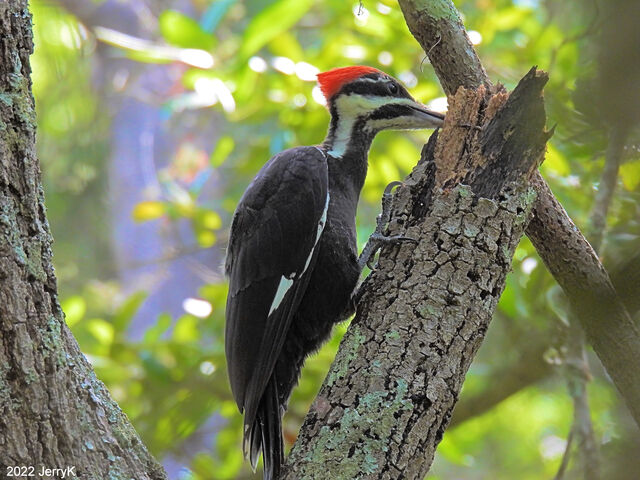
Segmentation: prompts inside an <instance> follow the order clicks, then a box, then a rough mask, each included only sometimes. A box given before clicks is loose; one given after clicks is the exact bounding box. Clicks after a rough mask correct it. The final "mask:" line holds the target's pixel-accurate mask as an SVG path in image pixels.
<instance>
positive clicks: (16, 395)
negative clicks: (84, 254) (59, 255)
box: [0, 0, 166, 480]
mask: <svg viewBox="0 0 640 480" xmlns="http://www.w3.org/2000/svg"><path fill="white" fill-rule="evenodd" d="M32 49H33V44H32V35H31V16H30V14H29V12H28V10H27V2H26V0H16V1H12V2H3V3H1V4H0V161H1V163H0V280H1V282H0V407H1V414H0V467H1V468H2V470H1V473H0V476H2V477H3V478H4V477H8V476H9V475H12V474H13V476H20V475H22V476H23V477H24V476H26V475H29V474H30V473H33V476H36V477H38V476H41V477H43V478H47V477H48V476H50V475H42V474H40V472H41V469H43V468H44V469H61V470H64V469H67V470H66V471H67V472H69V473H72V474H73V475H75V476H77V477H80V478H86V479H99V480H102V479H105V478H113V479H130V478H136V479H164V478H166V476H165V474H164V471H163V470H162V467H160V465H158V463H156V461H155V460H154V459H153V457H152V456H151V455H150V454H149V452H148V451H147V449H146V448H145V446H144V445H143V444H142V442H141V441H140V439H139V437H138V435H137V433H136V432H135V430H134V428H133V427H132V426H131V424H130V423H129V420H128V419H127V417H126V415H125V414H124V413H123V412H122V411H121V410H120V408H119V407H118V405H117V404H116V403H115V402H114V401H113V400H112V399H111V397H110V396H109V393H108V392H107V390H106V388H105V387H104V385H103V384H102V383H101V382H100V381H99V380H98V379H97V378H96V376H95V374H94V373H93V370H92V369H91V366H90V365H89V363H88V362H87V360H86V359H85V357H84V356H83V355H82V353H81V352H80V350H79V348H78V345H77V343H76V341H75V339H74V338H73V337H72V335H71V333H70V332H69V329H68V328H67V326H66V324H65V321H64V314H63V313H62V310H61V309H60V305H59V303H58V295H57V286H56V278H55V274H54V271H53V266H52V263H51V248H50V247H51V235H50V232H49V226H48V224H47V219H46V213H45V206H44V198H43V192H42V186H41V184H40V167H39V164H38V161H37V158H36V154H35V112H34V105H33V97H32V96H31V81H30V73H31V70H30V66H29V55H30V54H31V52H32ZM13 467H19V468H20V470H11V469H12V468H13ZM54 475H55V474H54ZM57 475H58V476H60V474H59V473H58V474H57Z"/></svg>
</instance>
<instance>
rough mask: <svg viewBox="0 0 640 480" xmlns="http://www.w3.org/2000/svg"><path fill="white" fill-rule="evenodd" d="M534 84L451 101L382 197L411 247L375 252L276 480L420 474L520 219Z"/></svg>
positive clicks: (540, 112) (539, 77)
mask: <svg viewBox="0 0 640 480" xmlns="http://www.w3.org/2000/svg"><path fill="white" fill-rule="evenodd" d="M546 79H547V77H546V75H545V74H544V73H542V72H536V71H535V70H532V71H531V72H529V74H528V75H527V76H526V77H525V78H524V79H523V80H522V81H521V82H520V84H519V85H518V87H517V88H516V89H515V90H514V91H513V93H512V94H511V95H510V96H509V95H507V94H506V93H505V92H504V91H502V90H501V89H496V92H494V94H493V95H490V94H487V93H486V89H485V88H484V87H480V88H479V89H478V90H466V89H464V88H463V89H460V90H459V91H458V93H457V94H456V95H455V96H454V97H453V98H452V99H451V101H450V108H449V113H448V115H447V117H446V120H445V124H444V126H443V128H442V131H441V132H439V133H435V134H434V135H433V136H432V137H431V139H430V141H429V143H428V144H427V145H426V146H425V148H424V149H423V153H422V158H421V160H420V162H419V163H418V165H417V166H416V168H415V169H414V171H413V172H412V173H411V175H410V176H409V177H408V178H407V179H406V180H405V182H404V184H403V186H401V187H400V188H399V189H398V191H397V192H396V195H395V198H394V206H393V209H394V212H393V215H392V219H393V220H392V223H391V225H390V226H389V233H390V234H393V235H398V234H402V235H406V236H408V237H411V238H414V239H417V240H418V244H417V245H413V244H404V245H402V246H400V247H398V246H396V247H389V248H387V249H385V251H384V252H382V254H381V257H380V261H379V265H378V268H377V269H376V270H375V271H374V272H373V274H372V275H370V276H369V277H368V279H367V281H366V284H365V289H366V290H365V293H364V295H363V297H362V299H361V301H360V303H359V305H358V309H357V313H356V317H355V319H354V320H353V322H352V324H351V326H350V328H349V331H348V332H347V334H346V336H345V338H344V340H343V342H342V345H341V346H340V350H339V352H338V355H337V357H336V360H335V362H334V364H333V365H332V367H331V370H330V372H329V374H328V376H327V378H326V380H325V383H324V385H323V386H322V389H321V391H320V393H319V395H318V397H317V398H316V400H315V402H314V404H313V405H312V407H311V410H310V412H309V414H308V415H307V417H306V419H305V422H304V425H303V427H302V429H301V432H300V436H299V438H298V441H297V442H296V445H295V446H294V448H293V450H292V452H291V454H290V456H289V459H288V462H287V467H286V473H285V475H284V477H283V478H285V479H290V480H293V479H302V478H304V479H323V478H339V479H355V478H358V479H374V478H375V479H400V478H402V479H422V478H423V477H424V476H425V475H426V473H427V471H428V470H429V467H430V465H431V462H432V461H433V456H434V453H435V449H436V446H437V445H438V443H439V441H440V440H441V438H442V435H443V433H444V431H445V429H446V428H447V426H448V424H449V420H450V418H451V412H452V410H453V407H454V405H455V403H456V401H457V399H458V394H459V392H460V389H461V387H462V383H463V380H464V377H465V374H466V372H467V369H468V368H469V365H470V364H471V361H472V360H473V357H474V356H475V353H476V351H477V350H478V348H479V346H480V344H481V342H482V340H483V338H484V334H485V332H486V330H487V328H488V326H489V322H490V320H491V317H492V315H493V313H494V311H495V308H496V305H497V302H498V299H499V298H500V295H501V293H502V291H503V289H504V286H505V279H506V276H507V273H508V272H509V270H510V266H511V259H512V255H513V252H514V249H515V247H516V245H517V244H518V242H519V241H520V238H521V237H522V235H523V234H524V230H525V228H526V224H527V222H528V219H529V218H530V210H531V207H532V205H533V202H534V199H535V193H534V191H533V190H532V189H530V188H529V187H528V178H529V177H530V175H531V174H532V173H533V172H534V171H535V170H536V168H537V166H538V164H539V161H540V159H541V158H542V156H543V153H544V148H545V144H546V141H547V138H548V133H547V132H545V130H544V123H545V112H544V106H543V100H542V95H541V93H542V87H543V86H544V84H545V83H546ZM525 119H526V121H525ZM504 132H509V134H508V135H505V134H504Z"/></svg>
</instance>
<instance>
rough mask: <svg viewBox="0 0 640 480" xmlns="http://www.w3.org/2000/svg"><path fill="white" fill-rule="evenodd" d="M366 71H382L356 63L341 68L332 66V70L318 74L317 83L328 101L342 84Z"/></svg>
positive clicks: (364, 73)
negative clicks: (356, 64) (353, 65)
mask: <svg viewBox="0 0 640 480" xmlns="http://www.w3.org/2000/svg"><path fill="white" fill-rule="evenodd" d="M367 73H383V72H381V71H380V70H378V69H377V68H373V67H365V66H362V65H358V66H355V67H342V68H334V69H333V70H329V71H328V72H322V73H319V74H318V84H319V85H320V90H322V94H323V95H324V98H326V99H327V101H329V99H330V98H331V97H333V96H334V95H335V94H336V93H338V90H340V88H342V86H343V85H344V84H345V83H347V82H350V81H351V80H355V79H356V78H358V77H361V76H362V75H366V74H367Z"/></svg>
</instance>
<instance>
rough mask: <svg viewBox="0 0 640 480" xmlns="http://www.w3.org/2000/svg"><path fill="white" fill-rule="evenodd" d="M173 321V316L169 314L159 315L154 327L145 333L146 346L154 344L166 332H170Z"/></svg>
mask: <svg viewBox="0 0 640 480" xmlns="http://www.w3.org/2000/svg"><path fill="white" fill-rule="evenodd" d="M171 323H172V319H171V315H169V314H168V313H161V314H160V315H158V319H157V320H156V324H155V325H153V326H152V327H150V328H148V329H147V331H146V332H144V343H146V344H154V343H156V342H157V341H158V340H160V337H161V336H162V334H163V333H164V332H166V331H167V330H169V327H170V326H171Z"/></svg>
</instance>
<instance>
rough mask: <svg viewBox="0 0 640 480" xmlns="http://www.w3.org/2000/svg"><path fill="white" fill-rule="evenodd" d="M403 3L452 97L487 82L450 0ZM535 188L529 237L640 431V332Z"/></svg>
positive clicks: (584, 247)
mask: <svg viewBox="0 0 640 480" xmlns="http://www.w3.org/2000/svg"><path fill="white" fill-rule="evenodd" d="M399 3H400V7H401V8H402V12H403V14H404V17H405V20H406V21H407V25H408V26H409V29H410V30H411V32H412V34H413V35H414V37H415V38H416V40H418V42H419V43H420V45H421V46H422V48H423V49H424V51H425V52H426V54H427V56H428V57H429V59H430V61H431V64H432V65H433V67H434V69H435V71H436V73H437V74H438V78H439V79H440V82H441V84H442V86H443V88H444V90H445V92H447V94H449V95H450V94H451V93H453V92H456V91H457V89H458V88H459V87H460V86H466V85H489V84H490V81H489V78H488V77H487V73H486V72H485V70H484V68H482V64H481V63H480V61H479V60H478V56H477V54H476V53H475V51H474V49H473V46H472V45H471V43H470V42H469V40H468V37H467V33H466V31H465V29H464V25H463V24H462V21H461V20H460V16H459V15H458V12H457V11H456V9H455V6H454V5H453V3H452V2H451V0H399ZM460 50H462V51H464V54H463V55H462V57H461V58H460V59H458V58H457V57H452V55H453V54H456V52H459V51H460ZM532 185H533V186H534V187H535V189H536V192H537V197H536V201H535V204H534V205H533V219H532V221H531V222H530V223H529V226H528V227H527V230H526V234H527V236H528V237H529V239H530V240H531V242H532V243H533V245H534V246H535V248H536V250H537V251H538V254H539V255H540V258H541V259H542V261H543V262H544V264H545V265H546V266H547V268H548V269H549V271H550V272H551V274H552V275H553V276H554V277H555V279H556V281H557V282H558V284H559V285H560V286H561V287H562V289H563V290H564V292H565V293H566V294H567V297H568V298H569V301H570V302H571V304H572V305H573V306H574V308H575V310H576V311H577V312H578V313H579V320H580V323H581V325H582V328H584V330H585V333H586V334H587V339H588V340H589V343H590V344H591V345H592V346H593V349H594V351H595V352H596V354H597V355H598V357H599V358H600V360H601V361H602V364H603V365H604V367H605V369H606V371H607V373H608V374H609V376H610V377H611V379H612V380H613V383H614V384H615V385H616V387H617V388H618V391H619V392H620V393H621V395H622V397H623V398H624V400H625V402H626V404H627V407H628V408H629V410H630V411H631V414H632V415H633V417H634V419H635V421H636V423H637V424H638V425H639V426H640V360H638V359H640V327H639V326H638V325H637V324H635V323H634V322H633V320H632V319H631V316H630V315H629V312H628V311H627V310H626V308H625V306H624V304H623V303H622V302H621V301H620V299H619V297H618V295H617V294H616V291H615V289H614V288H613V285H612V284H611V280H610V279H609V275H608V274H607V272H606V270H605V269H604V267H603V266H602V264H601V263H600V260H599V258H598V256H597V255H596V253H595V252H594V250H593V248H591V246H590V245H589V242H587V240H586V239H585V238H584V236H583V235H582V233H581V232H580V230H579V229H578V228H577V227H576V226H575V224H574V223H573V222H572V221H571V218H569V216H568V215H567V212H566V211H565V210H564V208H562V205H560V203H559V202H558V201H557V200H556V198H555V197H554V195H553V193H552V192H551V190H550V189H549V186H548V185H547V183H546V182H545V181H544V179H543V178H542V176H541V175H540V174H539V173H536V174H535V175H534V177H533V180H532Z"/></svg>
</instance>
